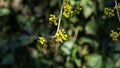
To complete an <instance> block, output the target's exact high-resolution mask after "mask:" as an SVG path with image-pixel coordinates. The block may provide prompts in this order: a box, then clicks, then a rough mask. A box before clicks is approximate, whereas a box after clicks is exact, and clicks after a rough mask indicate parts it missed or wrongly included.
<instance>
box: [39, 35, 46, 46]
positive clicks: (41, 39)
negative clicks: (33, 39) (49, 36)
mask: <svg viewBox="0 0 120 68" xmlns="http://www.w3.org/2000/svg"><path fill="white" fill-rule="evenodd" d="M38 42H39V43H40V44H41V45H42V46H43V47H46V46H47V40H46V39H45V38H44V37H38Z"/></svg>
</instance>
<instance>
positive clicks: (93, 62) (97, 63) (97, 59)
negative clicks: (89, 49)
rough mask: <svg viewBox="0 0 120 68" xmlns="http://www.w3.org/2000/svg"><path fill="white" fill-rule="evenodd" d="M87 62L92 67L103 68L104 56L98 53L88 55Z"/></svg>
mask: <svg viewBox="0 0 120 68" xmlns="http://www.w3.org/2000/svg"><path fill="white" fill-rule="evenodd" d="M85 59H86V61H87V64H88V65H90V67H92V68H102V56H101V55H98V54H91V55H86V56H85Z"/></svg>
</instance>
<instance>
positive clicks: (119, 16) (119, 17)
mask: <svg viewBox="0 0 120 68" xmlns="http://www.w3.org/2000/svg"><path fill="white" fill-rule="evenodd" d="M115 7H116V10H117V15H118V19H119V22H120V15H119V11H118V5H117V0H115Z"/></svg>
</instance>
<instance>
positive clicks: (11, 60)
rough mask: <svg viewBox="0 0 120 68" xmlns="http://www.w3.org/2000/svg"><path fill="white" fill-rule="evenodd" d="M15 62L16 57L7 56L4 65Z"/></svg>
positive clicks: (3, 61)
mask: <svg viewBox="0 0 120 68" xmlns="http://www.w3.org/2000/svg"><path fill="white" fill-rule="evenodd" d="M13 62H14V56H13V55H12V54H8V55H6V56H5V57H4V58H3V60H2V63H3V64H13Z"/></svg>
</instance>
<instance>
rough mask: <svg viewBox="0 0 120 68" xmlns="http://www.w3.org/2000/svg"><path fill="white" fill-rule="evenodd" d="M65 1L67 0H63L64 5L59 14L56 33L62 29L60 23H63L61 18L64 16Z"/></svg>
mask: <svg viewBox="0 0 120 68" xmlns="http://www.w3.org/2000/svg"><path fill="white" fill-rule="evenodd" d="M64 1H65V0H63V2H62V6H61V9H60V14H59V18H58V27H57V31H56V33H57V32H58V30H59V29H60V23H61V18H62V13H63V6H64Z"/></svg>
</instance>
